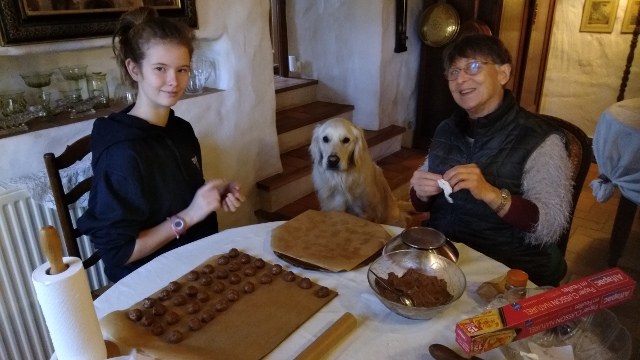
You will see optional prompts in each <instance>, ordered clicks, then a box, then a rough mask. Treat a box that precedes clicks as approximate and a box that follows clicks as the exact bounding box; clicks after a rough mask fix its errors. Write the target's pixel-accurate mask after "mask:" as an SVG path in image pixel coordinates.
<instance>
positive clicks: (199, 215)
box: [184, 179, 224, 225]
mask: <svg viewBox="0 0 640 360" xmlns="http://www.w3.org/2000/svg"><path fill="white" fill-rule="evenodd" d="M223 185H224V181H223V180H221V179H215V180H211V181H207V182H206V183H205V184H204V185H202V186H201V187H200V188H199V189H198V191H196V194H195V196H194V197H193V200H191V204H189V207H187V208H186V209H185V212H186V214H184V219H185V221H186V222H187V224H189V225H193V224H196V223H198V222H200V221H202V220H203V219H204V218H206V217H207V216H208V215H209V214H211V213H212V212H214V211H216V210H218V209H219V208H220V207H221V206H222V203H221V199H222V197H221V196H220V191H219V190H218V188H220V187H222V186H223Z"/></svg>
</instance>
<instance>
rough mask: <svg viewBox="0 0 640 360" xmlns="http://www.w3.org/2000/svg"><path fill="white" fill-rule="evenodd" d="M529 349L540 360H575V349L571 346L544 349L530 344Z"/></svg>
mask: <svg viewBox="0 0 640 360" xmlns="http://www.w3.org/2000/svg"><path fill="white" fill-rule="evenodd" d="M529 349H531V352H532V353H534V354H536V355H538V359H539V360H574V357H573V347H572V346H571V345H565V346H556V347H550V348H543V347H542V346H540V345H538V344H535V343H532V342H530V343H529ZM593 360H595V359H593Z"/></svg>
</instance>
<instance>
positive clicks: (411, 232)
mask: <svg viewBox="0 0 640 360" xmlns="http://www.w3.org/2000/svg"><path fill="white" fill-rule="evenodd" d="M412 249H417V250H424V251H428V252H430V253H433V254H436V255H440V256H444V257H446V258H447V259H449V260H451V261H453V262H458V257H459V256H460V254H459V252H458V249H457V248H456V247H455V245H453V243H452V242H451V241H450V240H449V239H447V238H446V237H445V236H444V234H443V233H441V232H440V231H438V230H436V229H432V228H429V227H420V226H416V227H411V228H408V229H405V230H403V231H402V232H401V233H400V234H398V235H396V236H395V237H393V238H392V239H391V240H389V242H388V243H387V244H386V245H385V246H384V248H383V249H382V254H383V255H384V254H387V253H390V252H392V251H398V250H412Z"/></svg>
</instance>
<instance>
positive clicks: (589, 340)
mask: <svg viewBox="0 0 640 360" xmlns="http://www.w3.org/2000/svg"><path fill="white" fill-rule="evenodd" d="M575 325H576V329H575V331H574V332H572V333H571V334H569V336H567V335H564V336H562V334H560V335H558V334H554V333H553V332H550V331H549V330H548V331H544V332H541V333H537V334H534V335H532V336H530V337H527V338H524V339H521V340H518V341H514V342H512V343H509V344H507V345H505V346H502V347H501V348H500V350H501V351H502V354H503V355H504V356H505V358H507V360H526V359H529V357H525V356H524V355H523V354H528V353H531V350H532V349H531V347H532V346H533V345H532V344H536V345H538V346H539V347H542V348H555V347H561V348H564V347H566V346H568V345H571V348H572V350H573V357H574V359H575V360H596V359H597V360H629V359H631V355H632V340H631V335H630V334H629V331H628V330H627V329H626V328H625V327H624V326H622V325H621V324H620V322H618V318H617V317H616V315H615V314H614V313H613V312H611V311H610V310H607V309H605V310H601V311H598V312H596V313H593V314H590V315H587V316H585V317H583V318H579V319H576V321H575Z"/></svg>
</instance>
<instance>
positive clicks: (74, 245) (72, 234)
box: [44, 135, 100, 269]
mask: <svg viewBox="0 0 640 360" xmlns="http://www.w3.org/2000/svg"><path fill="white" fill-rule="evenodd" d="M90 141H91V135H86V136H84V137H82V138H80V139H78V140H76V141H75V142H74V143H73V144H71V145H68V146H67V148H66V149H65V150H64V151H63V152H62V154H60V155H58V156H55V155H54V154H53V153H46V154H44V164H45V167H46V168H47V175H48V177H49V184H50V185H51V192H52V193H53V199H54V201H55V203H56V211H57V213H58V218H59V219H60V226H61V228H62V238H63V240H64V244H65V247H66V248H67V254H68V255H69V256H74V257H77V258H82V257H81V254H80V248H79V246H78V238H79V237H80V236H82V234H81V233H80V231H79V230H78V229H77V228H75V227H74V226H73V221H72V220H71V212H70V211H69V206H70V205H72V204H74V203H75V202H76V201H78V199H80V197H82V195H84V194H86V193H87V192H89V190H91V183H92V181H93V177H88V178H86V179H84V180H82V181H81V182H79V183H78V184H76V185H75V186H74V187H73V188H72V189H70V190H69V191H68V192H66V193H65V191H64V188H63V187H62V179H61V177H60V170H62V169H66V168H68V167H69V166H71V165H73V164H75V163H76V162H77V161H80V160H82V159H83V158H84V157H85V156H87V155H88V154H89V153H90V152H91V151H90V150H89V143H90ZM99 260H100V256H99V255H98V253H94V254H92V255H91V256H90V257H88V258H87V259H84V260H83V261H82V264H83V265H84V267H85V269H86V268H89V267H91V266H93V265H95V264H96V263H97V262H98V261H99Z"/></svg>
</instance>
